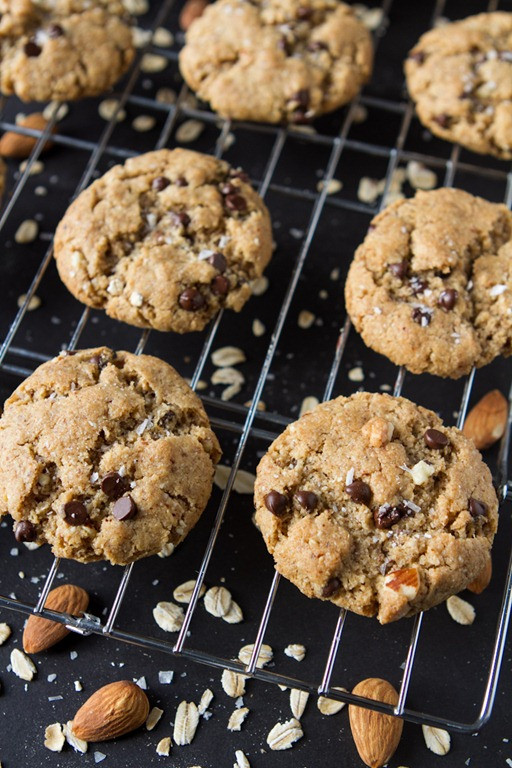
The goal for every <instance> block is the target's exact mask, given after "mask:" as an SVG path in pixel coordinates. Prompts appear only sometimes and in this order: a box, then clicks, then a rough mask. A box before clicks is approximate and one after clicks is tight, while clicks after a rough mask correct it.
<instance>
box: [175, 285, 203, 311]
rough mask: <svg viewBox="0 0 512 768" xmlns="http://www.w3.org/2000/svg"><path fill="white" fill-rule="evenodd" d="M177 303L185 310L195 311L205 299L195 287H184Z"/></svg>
mask: <svg viewBox="0 0 512 768" xmlns="http://www.w3.org/2000/svg"><path fill="white" fill-rule="evenodd" d="M178 303H179V305H180V307H181V308H182V309H185V310H186V311H187V312H197V310H198V309H201V307H204V304H205V300H204V298H203V296H202V294H201V293H200V291H198V290H197V288H185V290H184V291H183V293H181V294H180V297H179V299H178Z"/></svg>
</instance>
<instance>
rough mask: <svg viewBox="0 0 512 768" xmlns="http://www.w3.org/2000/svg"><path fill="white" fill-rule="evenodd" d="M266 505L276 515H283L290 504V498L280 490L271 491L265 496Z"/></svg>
mask: <svg viewBox="0 0 512 768" xmlns="http://www.w3.org/2000/svg"><path fill="white" fill-rule="evenodd" d="M264 501H265V506H266V508H267V509H268V511H269V512H272V514H273V515H275V516H276V517H283V515H284V514H285V513H286V508H287V506H288V498H287V497H286V496H285V495H284V494H283V493H279V491H270V493H267V495H266V496H265V499H264Z"/></svg>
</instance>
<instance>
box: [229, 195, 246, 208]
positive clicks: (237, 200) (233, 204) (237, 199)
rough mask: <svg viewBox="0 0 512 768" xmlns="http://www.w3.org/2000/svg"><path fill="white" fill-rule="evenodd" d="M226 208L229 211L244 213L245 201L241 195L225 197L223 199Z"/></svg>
mask: <svg viewBox="0 0 512 768" xmlns="http://www.w3.org/2000/svg"><path fill="white" fill-rule="evenodd" d="M224 202H225V203H226V208H227V209H228V210H229V211H246V210H247V201H246V199H245V197H242V195H226V197H225V198H224Z"/></svg>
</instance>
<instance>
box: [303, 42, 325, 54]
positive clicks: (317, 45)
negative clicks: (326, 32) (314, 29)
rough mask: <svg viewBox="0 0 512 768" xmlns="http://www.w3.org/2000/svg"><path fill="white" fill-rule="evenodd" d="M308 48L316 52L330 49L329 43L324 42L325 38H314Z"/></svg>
mask: <svg viewBox="0 0 512 768" xmlns="http://www.w3.org/2000/svg"><path fill="white" fill-rule="evenodd" d="M307 50H308V51H311V53H315V52H316V51H327V50H329V46H328V45H327V43H324V42H323V40H312V41H311V42H310V43H308V46H307Z"/></svg>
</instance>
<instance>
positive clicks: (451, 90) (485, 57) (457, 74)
mask: <svg viewBox="0 0 512 768" xmlns="http://www.w3.org/2000/svg"><path fill="white" fill-rule="evenodd" d="M405 73H406V77H407V86H408V88H409V93H410V94H411V96H412V98H413V99H414V101H415V102H416V111H417V113H418V116H419V118H420V120H421V122H422V123H423V124H424V125H426V126H427V128H429V130H431V131H432V133H434V134H436V135H437V136H440V137H441V138H442V139H447V140H448V141H456V142H458V143H459V144H462V145H463V146H465V147H468V148H469V149H472V150H473V151H474V152H481V153H483V154H491V155H496V156H497V157H501V158H504V159H510V158H512V13H505V12H495V13H480V14H478V15H477V16H469V17H468V18H466V19H463V20H462V21H455V22H453V23H451V24H447V25H446V26H443V27H439V28H437V29H432V30H431V31H429V32H427V33H426V34H424V35H422V37H421V38H420V40H419V41H418V43H417V45H415V46H414V48H413V49H412V51H411V52H410V53H409V57H408V59H407V60H406V62H405Z"/></svg>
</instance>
